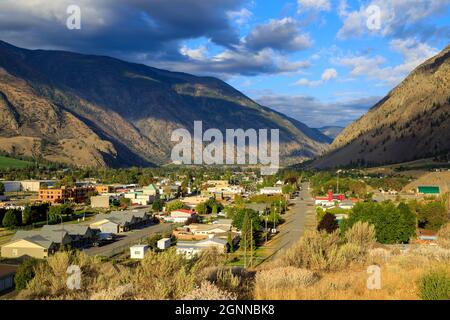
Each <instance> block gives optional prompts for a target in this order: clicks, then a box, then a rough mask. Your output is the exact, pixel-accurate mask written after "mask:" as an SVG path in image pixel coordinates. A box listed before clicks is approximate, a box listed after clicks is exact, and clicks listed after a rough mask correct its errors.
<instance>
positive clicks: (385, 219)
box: [341, 202, 416, 244]
mask: <svg viewBox="0 0 450 320" xmlns="http://www.w3.org/2000/svg"><path fill="white" fill-rule="evenodd" d="M358 221H363V222H368V223H370V224H373V225H374V226H375V231H376V237H377V241H378V242H380V243H383V244H394V243H408V242H409V240H410V238H411V237H413V236H414V235H415V234H416V222H415V221H416V220H415V215H414V213H413V212H412V211H411V210H410V209H409V207H408V206H406V205H402V204H400V205H399V206H397V207H396V206H395V204H393V203H392V202H383V203H374V202H360V203H357V204H356V205H355V207H354V208H353V212H351V213H350V214H349V218H348V219H345V220H343V221H342V224H341V230H342V231H343V234H345V232H346V231H347V230H348V229H350V228H351V227H352V226H353V225H354V224H355V223H356V222H358Z"/></svg>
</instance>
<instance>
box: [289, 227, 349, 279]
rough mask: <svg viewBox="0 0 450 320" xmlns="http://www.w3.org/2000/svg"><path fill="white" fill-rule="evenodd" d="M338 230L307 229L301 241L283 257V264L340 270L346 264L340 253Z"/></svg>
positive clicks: (324, 269) (320, 269)
mask: <svg viewBox="0 0 450 320" xmlns="http://www.w3.org/2000/svg"><path fill="white" fill-rule="evenodd" d="M338 241H339V235H338V232H337V231H336V232H334V233H332V234H328V233H326V232H323V231H322V232H318V231H307V232H305V234H304V235H303V237H302V238H301V239H300V241H299V242H298V243H297V244H295V245H294V246H293V247H292V248H290V249H289V250H288V251H287V252H286V253H285V254H284V255H283V256H282V257H281V265H282V266H286V267H287V266H292V267H297V268H306V269H309V270H315V271H328V270H338V269H340V268H342V267H344V266H345V265H346V261H345V258H344V257H343V256H342V255H341V254H339V247H338Z"/></svg>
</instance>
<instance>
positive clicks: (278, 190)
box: [259, 187, 283, 195]
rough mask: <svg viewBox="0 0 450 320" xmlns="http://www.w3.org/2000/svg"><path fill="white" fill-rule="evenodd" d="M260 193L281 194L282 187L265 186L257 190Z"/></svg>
mask: <svg viewBox="0 0 450 320" xmlns="http://www.w3.org/2000/svg"><path fill="white" fill-rule="evenodd" d="M259 193H260V194H265V195H276V194H283V190H282V187H265V188H262V189H261V190H259Z"/></svg>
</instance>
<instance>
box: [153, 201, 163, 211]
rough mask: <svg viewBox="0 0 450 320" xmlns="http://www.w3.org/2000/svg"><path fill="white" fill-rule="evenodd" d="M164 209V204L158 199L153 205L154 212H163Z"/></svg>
mask: <svg viewBox="0 0 450 320" xmlns="http://www.w3.org/2000/svg"><path fill="white" fill-rule="evenodd" d="M163 207H164V202H163V201H162V200H161V199H156V200H155V201H154V202H153V203H152V210H153V211H157V212H160V211H162V209H163Z"/></svg>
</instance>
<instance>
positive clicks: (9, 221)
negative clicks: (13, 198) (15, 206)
mask: <svg viewBox="0 0 450 320" xmlns="http://www.w3.org/2000/svg"><path fill="white" fill-rule="evenodd" d="M2 225H3V227H5V228H8V229H12V228H14V227H17V225H18V221H17V217H16V212H15V210H12V209H9V210H8V211H6V214H5V216H4V217H3V221H2Z"/></svg>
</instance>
